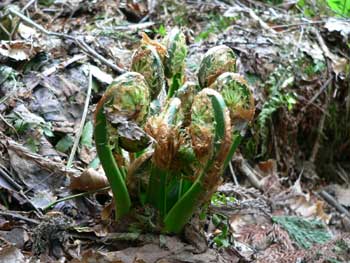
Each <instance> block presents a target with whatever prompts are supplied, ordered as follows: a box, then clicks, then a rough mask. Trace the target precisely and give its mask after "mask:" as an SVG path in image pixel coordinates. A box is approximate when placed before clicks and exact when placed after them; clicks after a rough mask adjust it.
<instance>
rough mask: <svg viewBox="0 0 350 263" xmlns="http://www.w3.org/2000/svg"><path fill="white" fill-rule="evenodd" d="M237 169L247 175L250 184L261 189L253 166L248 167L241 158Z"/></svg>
mask: <svg viewBox="0 0 350 263" xmlns="http://www.w3.org/2000/svg"><path fill="white" fill-rule="evenodd" d="M238 170H239V171H240V172H241V173H242V174H243V175H245V176H246V177H247V179H248V181H249V182H250V183H251V184H252V186H254V187H255V188H257V189H259V190H261V189H262V185H261V183H260V180H259V179H258V178H257V177H256V175H255V173H254V172H253V168H251V167H250V165H249V164H248V162H247V161H246V160H241V161H240V162H239V165H238Z"/></svg>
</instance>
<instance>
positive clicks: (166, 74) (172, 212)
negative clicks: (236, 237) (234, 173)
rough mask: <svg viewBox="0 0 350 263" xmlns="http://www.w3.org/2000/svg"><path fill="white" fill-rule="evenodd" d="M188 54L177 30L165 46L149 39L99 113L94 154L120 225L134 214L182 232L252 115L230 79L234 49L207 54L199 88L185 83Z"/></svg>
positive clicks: (244, 93)
mask: <svg viewBox="0 0 350 263" xmlns="http://www.w3.org/2000/svg"><path fill="white" fill-rule="evenodd" d="M186 54H187V47H186V43H185V38H184V35H183V33H182V32H181V31H180V30H179V29H177V28H175V29H173V30H172V31H171V32H170V33H169V35H167V36H166V38H165V40H164V41H163V43H158V42H156V41H154V40H151V39H149V38H148V37H147V36H146V35H144V36H143V40H142V41H141V46H140V47H139V49H138V50H137V51H136V52H135V54H134V56H133V59H132V65H131V70H132V71H134V72H128V73H125V74H123V75H121V76H119V77H118V78H116V79H115V81H114V82H113V83H112V84H111V85H110V86H109V88H108V89H107V90H106V92H105V94H104V95H103V97H102V98H101V100H100V101H99V103H98V105H97V107H96V111H95V124H94V126H95V131H94V134H95V143H96V149H97V153H98V156H99V159H100V161H101V164H102V166H103V168H104V170H105V173H106V175H107V177H108V180H109V182H110V185H111V188H112V192H113V195H114V198H115V206H116V207H115V211H116V215H115V217H116V219H119V218H121V217H124V216H128V215H131V214H134V215H135V214H136V215H137V216H136V217H137V218H143V220H147V222H148V223H147V225H150V224H149V220H150V216H145V212H146V211H148V212H147V214H149V215H152V216H151V217H153V215H154V214H155V215H156V216H155V218H156V219H155V220H156V222H154V225H155V226H156V228H157V229H160V230H161V231H162V232H165V233H179V232H181V230H182V229H183V227H184V226H185V224H186V223H187V222H188V221H189V220H190V218H191V217H192V215H193V214H194V213H196V211H197V209H198V208H199V207H200V206H201V205H202V204H204V203H206V202H208V201H210V199H211V196H212V195H213V194H214V193H215V190H216V188H217V186H218V185H219V184H220V182H221V174H222V172H223V171H224V169H225V168H226V166H227V164H228V162H229V160H231V158H232V155H233V153H234V152H235V150H236V148H237V146H238V144H239V142H240V136H241V135H240V134H241V131H242V130H243V129H244V127H245V126H246V124H247V123H248V122H249V121H251V119H252V118H253V115H254V101H253V97H252V94H251V91H250V88H249V86H248V84H247V83H246V81H245V80H244V78H243V77H242V76H240V75H238V74H236V73H233V72H234V70H235V61H236V59H235V58H236V57H235V55H234V53H233V51H232V50H231V49H230V48H228V47H227V46H219V47H214V48H212V49H210V50H209V51H208V52H207V53H206V54H205V55H204V58H203V60H202V62H201V64H200V69H199V72H198V79H199V84H197V83H193V82H185V73H184V72H185V58H186ZM165 93H166V95H165ZM150 207H151V208H152V209H154V211H155V213H151V212H149V211H150V210H149V208H150ZM140 210H143V211H144V214H143V215H140V213H142V212H140ZM134 218H135V217H134ZM152 220H153V219H152ZM151 225H152V224H151Z"/></svg>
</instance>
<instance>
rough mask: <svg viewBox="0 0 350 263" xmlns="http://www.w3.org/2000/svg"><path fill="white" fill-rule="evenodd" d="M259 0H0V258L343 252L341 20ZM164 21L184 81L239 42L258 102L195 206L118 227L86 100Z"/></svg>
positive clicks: (345, 76) (301, 6) (150, 258)
mask: <svg viewBox="0 0 350 263" xmlns="http://www.w3.org/2000/svg"><path fill="white" fill-rule="evenodd" d="M270 2H273V1H266V2H264V1H251V0H247V1H228V0H226V1H184V0H181V1H170V0H169V1H157V0H150V1H146V0H145V1H115V0H105V1H103V0H74V1H68V0H31V1H29V0H19V1H14V0H3V1H2V2H0V262H1V263H2V262H3V263H5V262H6V263H10V262H71V263H78V262H89V263H92V262H96V263H97V262H106V263H107V262H110V263H112V262H123V263H124V262H125V263H129V262H147V263H148V262H333V263H335V262H350V210H349V208H350V66H349V61H350V20H349V19H343V18H339V17H337V16H335V15H334V13H332V11H331V10H330V9H329V8H328V6H327V4H326V3H324V2H323V1H299V3H298V4H297V3H296V2H297V1H279V2H280V3H279V4H275V5H272V4H271V3H270ZM309 2H310V3H309ZM312 3H314V4H312ZM175 26H178V27H181V28H182V29H183V31H184V32H185V35H186V39H187V44H188V46H189V54H188V58H187V61H186V66H187V68H186V71H187V76H188V79H190V80H191V79H194V78H195V76H196V72H197V70H198V65H199V61H200V59H201V57H202V56H203V54H204V53H205V52H206V51H207V50H208V49H209V48H211V47H213V46H216V45H220V44H225V45H227V46H229V47H230V48H232V49H233V50H234V51H235V53H236V54H237V55H238V57H239V59H238V70H239V72H240V73H242V74H244V75H245V76H246V77H247V79H248V81H249V84H250V85H251V87H252V89H253V90H254V99H255V104H256V113H255V117H254V120H253V121H252V123H251V124H250V126H249V128H248V130H247V132H246V134H245V136H244V138H243V141H242V144H241V146H240V148H239V151H238V152H237V153H236V154H235V156H234V158H233V160H232V163H231V165H230V169H228V171H226V172H225V174H224V183H223V185H221V186H219V188H218V192H217V193H216V194H215V195H214V196H213V198H212V200H211V202H210V204H208V207H207V208H206V210H205V212H206V213H205V216H204V218H201V220H199V219H198V218H194V219H193V220H192V221H191V223H190V224H189V225H188V226H187V227H186V228H185V231H184V233H183V234H182V235H181V236H179V237H176V236H167V235H157V234H154V233H147V232H145V231H144V232H142V233H140V232H135V231H132V230H130V229H129V230H128V229H126V230H125V231H119V232H116V231H115V229H116V228H115V227H114V223H113V220H112V213H111V207H112V206H111V200H112V198H111V195H110V194H109V193H108V189H107V190H106V187H108V182H107V179H106V178H105V176H104V173H103V170H102V169H101V167H100V164H99V160H98V158H97V156H96V150H95V147H94V141H93V120H92V116H93V112H94V109H95V106H96V103H97V101H98V100H99V99H100V98H101V95H102V94H103V91H104V90H105V89H106V87H107V86H108V84H110V83H111V81H112V80H113V78H115V77H116V76H118V75H119V73H120V70H121V69H122V70H128V69H129V67H130V62H131V57H132V54H133V51H134V50H135V49H136V48H137V47H138V46H139V45H140V40H141V33H142V32H145V33H146V34H148V36H149V37H151V38H152V39H159V38H161V37H163V36H164V35H165V34H166V32H167V31H169V30H170V29H171V28H173V27H175ZM4 28H5V29H6V30H4ZM84 111H86V112H87V117H86V118H83V112H84ZM82 128H83V129H82Z"/></svg>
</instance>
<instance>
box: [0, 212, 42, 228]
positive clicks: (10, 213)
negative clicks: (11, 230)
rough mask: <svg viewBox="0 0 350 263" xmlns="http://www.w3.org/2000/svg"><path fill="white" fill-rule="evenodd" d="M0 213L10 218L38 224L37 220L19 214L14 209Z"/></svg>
mask: <svg viewBox="0 0 350 263" xmlns="http://www.w3.org/2000/svg"><path fill="white" fill-rule="evenodd" d="M0 215H1V216H4V217H11V218H12V219H18V220H23V221H26V222H28V223H31V224H34V225H38V224H39V221H38V220H35V219H31V218H28V217H25V216H22V215H19V214H18V213H17V212H16V211H6V212H5V211H0Z"/></svg>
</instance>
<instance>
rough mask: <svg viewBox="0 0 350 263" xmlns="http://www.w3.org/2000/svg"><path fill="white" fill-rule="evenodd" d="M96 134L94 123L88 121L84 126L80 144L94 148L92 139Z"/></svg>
mask: <svg viewBox="0 0 350 263" xmlns="http://www.w3.org/2000/svg"><path fill="white" fill-rule="evenodd" d="M93 133H94V126H93V124H92V121H88V122H86V123H85V125H84V129H83V133H82V134H81V139H80V144H81V145H85V146H86V147H88V148H91V147H92V137H93Z"/></svg>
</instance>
